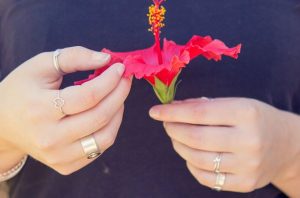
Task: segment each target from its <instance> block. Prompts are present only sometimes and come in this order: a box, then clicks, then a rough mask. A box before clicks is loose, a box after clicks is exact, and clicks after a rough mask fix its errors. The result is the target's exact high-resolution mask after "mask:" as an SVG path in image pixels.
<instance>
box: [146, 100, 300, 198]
mask: <svg viewBox="0 0 300 198" xmlns="http://www.w3.org/2000/svg"><path fill="white" fill-rule="evenodd" d="M150 116H151V117H152V118H154V119H155V120H159V121H162V122H163V124H164V127H165V130H166V132H167V134H168V135H169V136H170V138H171V141H172V143H173V146H174V149H175V151H176V152H177V153H178V154H179V155H180V156H181V157H182V158H183V159H184V160H185V161H186V164H187V168H188V170H189V171H190V172H191V174H192V175H193V176H194V177H195V178H196V180H198V181H199V183H201V184H202V185H205V186H208V187H210V188H212V187H213V186H214V185H215V181H216V174H215V173H214V162H213V160H214V159H215V158H216V157H217V156H218V154H219V153H222V161H221V166H220V171H221V172H223V173H226V181H225V184H224V186H223V189H222V190H224V191H233V192H251V191H253V190H255V189H258V188H262V187H264V186H266V185H267V184H270V183H273V184H274V185H276V186H277V187H278V188H279V189H281V190H282V191H283V192H285V193H286V194H287V195H288V196H290V197H300V191H299V189H298V188H299V186H300V177H299V176H300V144H299V142H300V133H299V130H300V117H299V116H297V115H295V114H292V113H289V112H285V111H281V110H279V109H276V108H274V107H272V106H270V105H268V104H265V103H262V102H260V101H257V100H253V99H247V98H218V99H213V100H208V99H206V98H199V99H189V100H185V101H177V102H174V103H172V104H167V105H158V106H154V107H153V108H152V109H151V110H150Z"/></svg>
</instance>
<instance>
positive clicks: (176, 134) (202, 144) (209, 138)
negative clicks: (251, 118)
mask: <svg viewBox="0 0 300 198" xmlns="http://www.w3.org/2000/svg"><path fill="white" fill-rule="evenodd" d="M164 127H165V129H166V132H167V134H168V135H169V136H170V137H171V138H172V139H174V140H176V141H178V142H181V143H182V144H185V145H188V146H189V147H191V148H194V149H200V150H204V151H210V152H233V151H235V150H236V148H239V145H240V144H239V142H240V141H239V134H238V130H237V129H235V128H232V127H214V126H199V125H189V124H181V123H164Z"/></svg>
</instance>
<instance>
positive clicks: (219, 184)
mask: <svg viewBox="0 0 300 198" xmlns="http://www.w3.org/2000/svg"><path fill="white" fill-rule="evenodd" d="M225 181H226V174H225V173H217V178H216V183H215V186H214V187H213V190H216V191H221V190H222V188H223V186H224V184H225Z"/></svg>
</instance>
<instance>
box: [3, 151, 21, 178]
mask: <svg viewBox="0 0 300 198" xmlns="http://www.w3.org/2000/svg"><path fill="white" fill-rule="evenodd" d="M24 156H26V154H25V153H23V152H21V151H19V150H16V149H9V150H8V149H5V150H0V174H1V173H5V172H7V171H9V170H10V169H11V168H13V167H14V166H16V165H17V164H18V163H19V162H20V161H21V160H22V159H23V158H24Z"/></svg>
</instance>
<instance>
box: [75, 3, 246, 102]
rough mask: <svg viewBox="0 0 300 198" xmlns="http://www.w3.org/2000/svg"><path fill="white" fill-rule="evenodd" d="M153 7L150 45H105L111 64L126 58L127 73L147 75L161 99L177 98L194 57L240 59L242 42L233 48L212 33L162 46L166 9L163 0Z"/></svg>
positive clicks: (92, 76) (169, 100)
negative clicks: (121, 49)
mask: <svg viewBox="0 0 300 198" xmlns="http://www.w3.org/2000/svg"><path fill="white" fill-rule="evenodd" d="M153 3H154V4H152V5H151V6H150V7H149V14H148V15H147V16H148V17H149V25H150V28H149V31H151V32H152V33H153V35H154V39H155V43H154V45H153V46H151V47H150V48H147V49H142V50H136V51H130V52H113V51H110V50H108V49H103V50H102V52H105V53H108V54H110V55H111V57H112V59H111V61H110V63H109V64H108V67H109V66H110V65H112V64H114V63H116V62H122V63H123V64H124V65H125V67H126V70H125V73H124V76H125V77H129V76H131V75H134V76H135V77H136V78H137V79H142V78H144V79H146V80H147V81H148V82H149V83H150V84H151V85H152V87H153V89H154V91H155V93H156V95H157V97H158V99H159V100H160V101H161V102H162V103H170V102H172V101H173V100H174V97H175V92H176V81H177V78H178V76H179V74H180V72H181V70H182V68H184V67H185V66H186V65H187V64H188V63H189V62H190V61H191V60H192V59H194V58H196V57H198V56H200V55H201V56H203V57H205V58H206V59H208V60H211V59H212V60H215V61H220V60H221V58H222V55H225V56H229V57H232V58H235V59H237V58H238V54H239V53H240V51H241V44H238V45H237V46H235V47H232V48H229V47H227V46H226V45H225V44H224V43H223V42H222V41H220V40H217V39H212V38H211V37H210V36H205V37H202V36H197V35H195V36H193V37H192V38H191V39H190V40H189V41H188V42H187V43H186V44H185V45H178V44H176V43H175V42H174V41H168V40H167V39H164V41H163V46H162V47H161V41H160V33H161V28H162V27H164V26H165V25H164V23H163V21H164V19H165V13H166V9H165V8H164V7H163V6H162V5H161V4H162V3H163V0H153ZM106 68H107V67H105V68H101V69H98V70H96V71H95V72H94V74H92V75H90V76H89V78H88V79H86V80H83V81H78V82H76V83H75V84H82V83H84V82H86V81H88V80H91V79H93V78H95V77H96V76H98V75H100V74H101V73H102V72H103V71H104V70H105V69H106Z"/></svg>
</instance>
